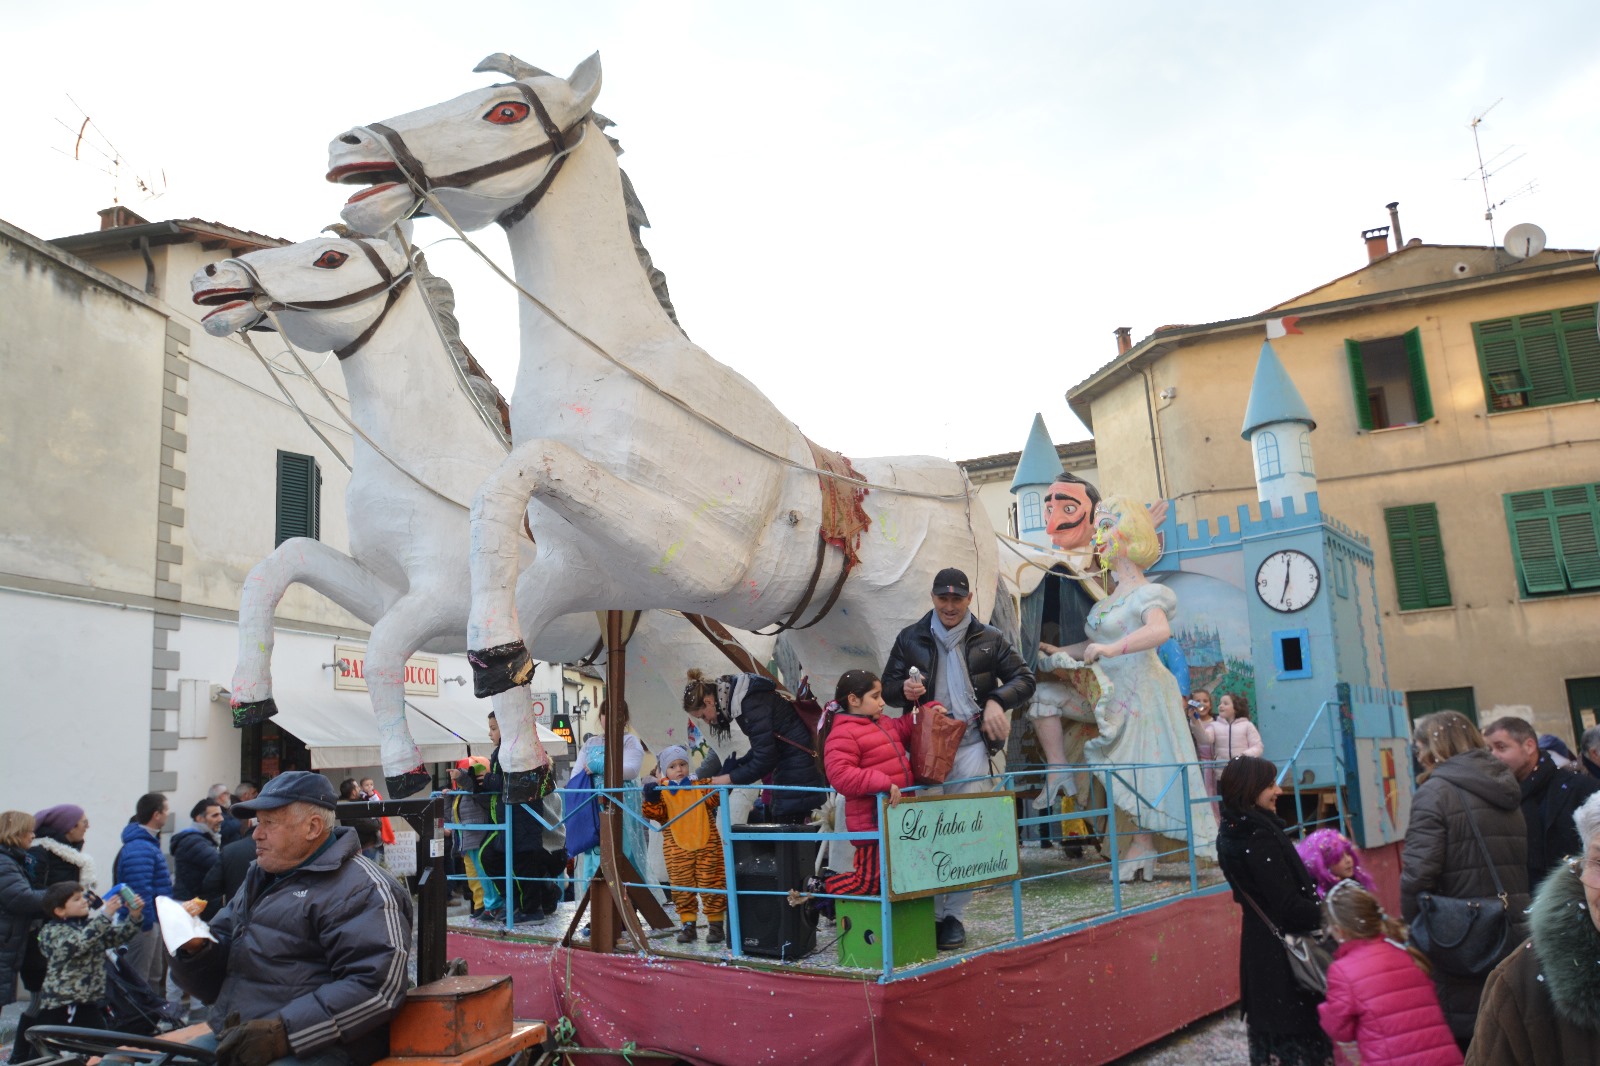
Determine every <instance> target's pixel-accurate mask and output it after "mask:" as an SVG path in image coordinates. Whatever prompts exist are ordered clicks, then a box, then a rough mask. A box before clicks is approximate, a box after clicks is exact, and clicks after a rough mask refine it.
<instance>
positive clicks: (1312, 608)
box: [1151, 343, 1413, 847]
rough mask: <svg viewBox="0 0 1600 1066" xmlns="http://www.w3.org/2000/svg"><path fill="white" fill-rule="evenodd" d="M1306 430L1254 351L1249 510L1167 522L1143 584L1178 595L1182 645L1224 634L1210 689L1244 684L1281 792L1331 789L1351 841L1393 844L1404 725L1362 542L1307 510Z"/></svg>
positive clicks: (1301, 408)
mask: <svg viewBox="0 0 1600 1066" xmlns="http://www.w3.org/2000/svg"><path fill="white" fill-rule="evenodd" d="M1315 429H1316V422H1315V420H1314V419H1313V418H1312V416H1311V411H1310V409H1309V408H1308V407H1307V406H1306V403H1305V401H1304V400H1303V399H1302V398H1301V396H1300V393H1299V391H1298V390H1297V389H1296V388H1295V386H1294V382H1293V381H1292V380H1291V379H1290V377H1289V374H1288V372H1287V371H1286V370H1285V369H1284V366H1283V363H1282V362H1281V361H1280V360H1279V359H1278V356H1277V353H1276V352H1274V351H1273V349H1272V345H1271V344H1270V343H1268V344H1264V345H1263V346H1262V349H1261V358H1260V361H1259V362H1258V364H1257V366H1256V374H1255V379H1254V382H1253V384H1252V386H1251V391H1250V398H1249V402H1248V403H1247V405H1246V408H1245V419H1244V425H1243V428H1242V430H1241V436H1242V437H1243V438H1244V439H1245V440H1246V441H1248V442H1249V444H1250V448H1251V453H1252V455H1253V457H1254V459H1255V471H1256V488H1257V496H1258V498H1259V500H1260V502H1259V504H1258V506H1257V507H1256V508H1254V509H1252V508H1250V507H1240V508H1239V514H1238V522H1237V526H1235V525H1234V523H1233V522H1231V521H1230V516H1227V515H1223V516H1221V517H1219V518H1218V519H1217V520H1216V523H1215V529H1214V530H1213V528H1212V523H1210V522H1208V521H1205V520H1202V521H1200V522H1198V523H1196V524H1195V525H1194V526H1193V527H1190V526H1188V525H1186V524H1179V523H1178V522H1176V520H1175V518H1174V517H1173V516H1172V515H1171V514H1169V515H1168V517H1167V520H1166V521H1165V522H1164V523H1163V525H1162V528H1161V533H1162V538H1163V543H1164V549H1165V550H1164V554H1163V555H1162V558H1161V560H1160V561H1159V562H1158V563H1157V564H1156V566H1155V567H1153V568H1152V571H1151V575H1152V577H1154V576H1155V575H1156V574H1161V575H1162V577H1161V578H1160V580H1162V581H1163V583H1165V584H1168V585H1169V586H1171V587H1172V588H1173V590H1174V591H1175V592H1176V593H1177V594H1178V617H1177V619H1176V620H1175V621H1174V626H1173V628H1174V630H1175V631H1176V632H1178V633H1179V634H1180V640H1181V639H1182V634H1184V633H1201V632H1207V633H1209V632H1219V633H1220V634H1221V639H1222V643H1223V650H1222V658H1223V660H1224V663H1225V669H1223V670H1222V671H1220V672H1219V673H1218V674H1217V676H1216V678H1215V679H1214V680H1212V681H1211V683H1210V685H1211V686H1212V687H1214V688H1215V689H1216V691H1218V692H1222V691H1228V690H1230V689H1233V690H1235V691H1240V690H1244V689H1246V688H1253V692H1248V693H1247V694H1248V695H1250V696H1251V701H1252V706H1251V710H1252V714H1251V717H1252V718H1253V719H1254V721H1255V723H1256V725H1257V727H1258V728H1259V729H1260V730H1261V736H1262V740H1263V742H1264V743H1265V745H1266V757H1267V758H1269V759H1271V760H1273V761H1274V762H1276V763H1277V764H1278V765H1279V767H1280V769H1282V768H1284V767H1287V766H1289V764H1290V762H1291V760H1292V761H1293V766H1292V767H1290V772H1291V774H1292V775H1293V782H1291V780H1290V779H1289V778H1288V777H1286V778H1285V779H1284V781H1283V785H1284V788H1285V790H1286V791H1287V790H1289V789H1290V787H1291V784H1292V783H1293V784H1298V786H1299V787H1300V788H1301V789H1303V790H1313V791H1319V792H1322V793H1323V794H1324V795H1326V796H1329V797H1330V798H1331V796H1332V793H1333V791H1334V790H1335V789H1337V790H1340V791H1341V792H1342V794H1343V806H1344V809H1345V811H1346V814H1347V815H1348V816H1349V817H1348V821H1349V828H1350V831H1351V832H1353V833H1354V834H1355V838H1356V842H1357V843H1358V844H1360V845H1362V846H1363V847H1377V846H1380V845H1383V844H1387V843H1390V842H1393V841H1395V840H1398V839H1400V838H1402V837H1403V836H1404V835H1405V829H1406V825H1407V824H1408V822H1409V820H1410V810H1411V792H1412V789H1413V785H1412V779H1411V760H1410V755H1409V721H1408V719H1407V717H1406V711H1405V702H1404V698H1403V697H1402V695H1401V694H1400V693H1397V692H1392V691H1390V689H1389V684H1388V666H1387V663H1386V660H1385V649H1384V643H1383V629H1382V617H1381V612H1380V611H1379V609H1378V601H1377V579H1376V574H1375V572H1374V569H1373V564H1374V558H1373V552H1372V546H1371V543H1370V542H1369V541H1368V540H1367V538H1366V537H1365V536H1363V535H1361V534H1360V533H1357V532H1356V531H1354V530H1352V529H1350V528H1349V527H1347V526H1345V525H1344V524H1343V523H1341V522H1339V521H1337V520H1336V519H1334V518H1333V517H1332V516H1330V515H1327V514H1325V513H1323V511H1322V509H1321V505H1320V502H1319V500H1318V496H1317V480H1316V472H1315V466H1314V464H1313V461H1312V448H1311V434H1312V432H1313V431H1314V430H1315ZM1241 609H1242V610H1241ZM1230 611H1231V612H1232V613H1234V616H1235V617H1234V619H1229V618H1228V617H1227V615H1228V614H1229V613H1230ZM1239 615H1242V616H1243V617H1244V619H1245V620H1246V621H1247V623H1248V632H1243V631H1241V627H1239V626H1238V623H1237V617H1238V616H1239ZM1230 626H1232V627H1233V628H1232V629H1231V630H1230V628H1229V627H1230Z"/></svg>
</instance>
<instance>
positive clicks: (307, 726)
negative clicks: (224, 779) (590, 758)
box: [273, 686, 567, 770]
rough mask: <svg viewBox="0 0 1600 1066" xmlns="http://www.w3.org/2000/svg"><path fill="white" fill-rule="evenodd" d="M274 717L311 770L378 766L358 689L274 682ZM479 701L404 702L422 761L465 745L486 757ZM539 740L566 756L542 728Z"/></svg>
mask: <svg viewBox="0 0 1600 1066" xmlns="http://www.w3.org/2000/svg"><path fill="white" fill-rule="evenodd" d="M273 698H274V699H275V700H276V701H277V704H278V715H277V717H276V718H274V719H273V721H274V722H276V723H277V724H278V725H279V726H281V727H282V728H283V729H285V730H287V731H288V732H290V733H293V734H294V735H295V736H296V737H297V738H299V740H300V742H301V743H302V744H304V745H305V746H306V747H307V748H309V749H310V751H311V765H312V768H313V769H317V770H326V769H337V768H340V767H346V766H377V765H378V764H379V757H378V722H377V719H375V718H373V716H372V705H371V704H370V703H369V702H368V701H367V696H366V694H365V693H360V692H307V691H304V690H296V689H285V688H282V687H279V686H274V690H273ZM483 706H484V705H483V704H481V703H479V702H477V701H474V702H473V703H471V704H466V705H462V704H458V703H456V702H454V701H444V700H433V699H427V698H422V699H418V698H415V697H413V698H412V699H408V700H407V701H406V720H407V721H408V722H409V723H410V725H411V735H412V736H413V737H414V738H416V741H417V747H418V748H420V749H421V750H422V761H423V762H425V763H430V762H454V761H455V760H457V759H462V758H465V757H466V754H467V744H468V743H470V744H471V745H472V752H473V754H475V755H488V754H489V751H490V749H491V748H493V747H494V745H493V744H492V743H490V741H489V726H488V722H487V720H486V714H485V712H484V711H483V710H482V709H480V708H481V707H483ZM452 732H454V733H457V734H460V737H459V738H458V737H456V736H454V735H452ZM539 741H540V742H541V743H542V744H543V745H544V748H545V750H546V751H548V752H549V753H550V756H551V757H552V758H556V759H560V758H563V757H565V756H566V755H567V742H566V741H564V740H562V739H561V737H560V736H558V735H557V734H556V733H554V732H552V731H551V730H550V729H548V728H546V727H545V726H542V725H541V726H539Z"/></svg>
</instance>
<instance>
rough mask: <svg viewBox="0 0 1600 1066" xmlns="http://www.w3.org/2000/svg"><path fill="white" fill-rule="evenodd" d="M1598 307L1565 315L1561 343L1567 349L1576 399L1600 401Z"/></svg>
mask: <svg viewBox="0 0 1600 1066" xmlns="http://www.w3.org/2000/svg"><path fill="white" fill-rule="evenodd" d="M1595 311H1596V308H1594V307H1569V308H1567V309H1566V310H1565V311H1562V312H1561V329H1562V335H1561V339H1562V340H1563V342H1565V344H1566V347H1567V366H1568V367H1569V368H1570V369H1571V372H1572V392H1573V396H1574V398H1575V399H1579V400H1590V399H1594V398H1596V397H1600V333H1596V331H1595Z"/></svg>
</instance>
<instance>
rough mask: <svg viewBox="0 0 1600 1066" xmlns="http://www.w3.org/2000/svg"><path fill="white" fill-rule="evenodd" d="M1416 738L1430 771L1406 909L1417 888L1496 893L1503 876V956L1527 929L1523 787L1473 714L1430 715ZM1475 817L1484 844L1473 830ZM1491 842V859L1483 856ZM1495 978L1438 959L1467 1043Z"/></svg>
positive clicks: (1447, 1005)
mask: <svg viewBox="0 0 1600 1066" xmlns="http://www.w3.org/2000/svg"><path fill="white" fill-rule="evenodd" d="M1411 743H1412V749H1413V750H1414V751H1415V752H1416V754H1417V761H1418V762H1420V763H1421V764H1422V770H1423V773H1422V776H1421V777H1420V779H1419V783H1418V785H1417V792H1416V795H1415V796H1413V797H1412V798H1411V821H1410V823H1409V824H1408V825H1407V826H1406V846H1405V851H1404V853H1403V854H1402V856H1401V860H1400V913H1401V915H1402V916H1403V917H1404V918H1405V920H1406V921H1407V922H1414V921H1416V918H1417V896H1418V895H1420V894H1421V893H1423V892H1431V893H1433V894H1435V895H1439V896H1450V897H1454V898H1456V899H1472V898H1480V899H1481V898H1488V897H1492V896H1494V895H1495V894H1496V889H1495V878H1496V876H1498V877H1499V880H1500V887H1501V889H1502V890H1504V891H1505V893H1506V904H1507V907H1508V908H1509V911H1510V913H1509V915H1508V917H1509V919H1510V926H1509V929H1508V931H1507V933H1506V939H1505V945H1504V948H1503V950H1502V952H1501V955H1500V957H1501V958H1502V959H1503V958H1505V956H1506V955H1509V954H1511V952H1512V951H1513V950H1514V949H1515V948H1516V946H1517V945H1518V944H1520V943H1521V942H1522V939H1523V937H1525V936H1527V919H1526V913H1527V910H1528V900H1529V895H1528V831H1527V827H1526V825H1525V824H1524V823H1523V820H1522V788H1521V786H1520V785H1518V784H1517V779H1516V777H1515V776H1513V775H1512V773H1511V771H1510V770H1508V769H1507V768H1506V767H1505V765H1504V764H1503V763H1501V762H1500V760H1499V759H1496V758H1495V757H1494V756H1493V755H1491V754H1490V753H1489V747H1488V745H1487V744H1486V743H1485V742H1484V739H1483V734H1482V733H1480V732H1478V727H1477V726H1475V725H1473V724H1472V720H1471V719H1469V718H1468V717H1467V716H1466V715H1463V714H1460V713H1458V712H1456V711H1439V712H1437V713H1435V714H1429V715H1424V716H1423V717H1421V718H1419V719H1417V724H1416V727H1415V729H1414V731H1413V733H1412V737H1411ZM1474 822H1475V823H1476V824H1477V827H1478V834H1479V835H1481V836H1482V837H1483V846H1482V847H1480V846H1479V845H1478V837H1477V836H1476V835H1474V834H1473V832H1472V827H1473V823H1474ZM1484 848H1487V849H1488V852H1489V860H1490V861H1489V862H1485V861H1484V855H1483V853H1484ZM1490 863H1492V864H1493V866H1492V869H1491V865H1490ZM1488 979H1489V970H1488V969H1485V970H1484V971H1483V972H1482V973H1480V974H1454V973H1450V972H1448V971H1447V970H1446V969H1445V968H1444V967H1442V966H1439V965H1438V964H1437V963H1436V964H1435V965H1434V967H1433V981H1434V984H1435V985H1437V986H1438V989H1439V1003H1440V1005H1441V1006H1443V1007H1444V1016H1445V1020H1446V1021H1447V1022H1449V1023H1450V1031H1451V1032H1452V1033H1454V1034H1455V1037H1456V1043H1458V1044H1460V1045H1461V1047H1462V1048H1463V1049H1465V1048H1466V1046H1467V1044H1468V1042H1469V1041H1471V1039H1472V1030H1473V1025H1474V1024H1475V1023H1476V1021H1477V1017H1478V1001H1479V999H1480V998H1481V997H1482V995H1483V985H1484V982H1485V981H1487V980H1488Z"/></svg>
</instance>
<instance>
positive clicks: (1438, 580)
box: [1411, 503, 1450, 607]
mask: <svg viewBox="0 0 1600 1066" xmlns="http://www.w3.org/2000/svg"><path fill="white" fill-rule="evenodd" d="M1411 521H1412V525H1413V528H1415V529H1416V532H1417V559H1418V561H1419V565H1420V568H1421V575H1420V576H1421V579H1422V595H1423V598H1424V599H1425V600H1426V601H1427V605H1428V606H1429V607H1448V606H1450V575H1449V574H1448V573H1447V572H1446V571H1445V567H1444V538H1443V537H1442V536H1441V535H1440V533H1439V509H1438V508H1437V507H1435V506H1434V505H1433V504H1431V503H1419V504H1417V505H1416V506H1414V507H1412V508H1411Z"/></svg>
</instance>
